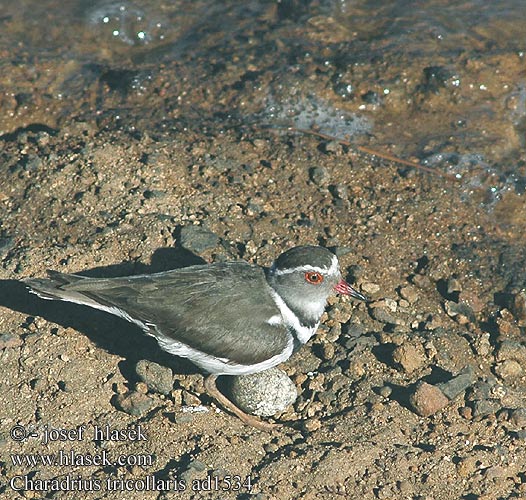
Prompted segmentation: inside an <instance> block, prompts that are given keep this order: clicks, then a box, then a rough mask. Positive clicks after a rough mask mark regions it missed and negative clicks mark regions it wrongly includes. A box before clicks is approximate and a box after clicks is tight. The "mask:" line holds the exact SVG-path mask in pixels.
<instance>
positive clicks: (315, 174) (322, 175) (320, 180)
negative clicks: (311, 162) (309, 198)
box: [309, 167, 329, 186]
mask: <svg viewBox="0 0 526 500" xmlns="http://www.w3.org/2000/svg"><path fill="white" fill-rule="evenodd" d="M309 177H310V180H311V181H312V182H314V184H316V185H317V186H324V185H325V184H327V183H328V182H329V174H328V172H327V169H326V168H325V167H312V168H311V169H310V170H309Z"/></svg>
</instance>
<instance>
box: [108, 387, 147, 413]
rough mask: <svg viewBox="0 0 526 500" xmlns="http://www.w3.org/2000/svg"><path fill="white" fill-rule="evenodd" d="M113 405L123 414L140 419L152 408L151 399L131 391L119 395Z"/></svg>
mask: <svg viewBox="0 0 526 500" xmlns="http://www.w3.org/2000/svg"><path fill="white" fill-rule="evenodd" d="M115 403H116V405H117V407H118V408H119V409H121V410H122V411H124V412H125V413H129V414H130V415H134V416H136V417H140V416H141V415H144V414H145V413H146V412H147V411H148V410H149V409H150V408H151V407H152V406H153V399H152V398H150V397H149V396H147V395H146V394H141V393H140V392H135V391H132V392H127V393H125V394H119V395H118V396H117V397H116V398H115Z"/></svg>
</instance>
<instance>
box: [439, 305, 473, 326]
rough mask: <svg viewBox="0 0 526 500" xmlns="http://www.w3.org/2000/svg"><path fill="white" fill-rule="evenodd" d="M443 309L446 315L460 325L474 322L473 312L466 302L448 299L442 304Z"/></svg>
mask: <svg viewBox="0 0 526 500" xmlns="http://www.w3.org/2000/svg"><path fill="white" fill-rule="evenodd" d="M444 309H445V310H446V313H447V314H448V316H450V317H452V318H454V319H455V320H456V321H457V322H458V323H460V324H461V325H464V324H466V323H474V322H475V313H474V312H473V309H471V307H469V306H468V305H467V304H463V303H462V304H457V303H456V302H453V301H452V300H448V301H446V303H445V304H444Z"/></svg>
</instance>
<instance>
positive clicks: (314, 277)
mask: <svg viewBox="0 0 526 500" xmlns="http://www.w3.org/2000/svg"><path fill="white" fill-rule="evenodd" d="M305 280H306V281H307V283H311V284H312V285H319V284H320V283H321V282H322V281H323V276H322V275H321V274H320V273H317V272H308V273H305Z"/></svg>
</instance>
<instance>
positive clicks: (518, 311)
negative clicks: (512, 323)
mask: <svg viewBox="0 0 526 500" xmlns="http://www.w3.org/2000/svg"><path fill="white" fill-rule="evenodd" d="M511 312H512V313H513V316H515V319H516V320H517V322H518V323H519V325H520V326H526V290H521V291H520V292H519V293H517V294H516V295H514V297H513V301H512V303H511Z"/></svg>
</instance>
